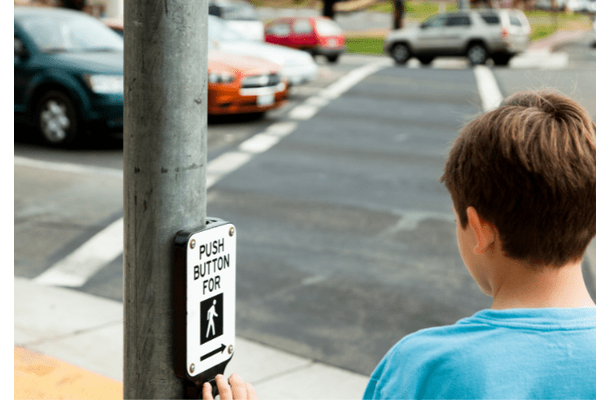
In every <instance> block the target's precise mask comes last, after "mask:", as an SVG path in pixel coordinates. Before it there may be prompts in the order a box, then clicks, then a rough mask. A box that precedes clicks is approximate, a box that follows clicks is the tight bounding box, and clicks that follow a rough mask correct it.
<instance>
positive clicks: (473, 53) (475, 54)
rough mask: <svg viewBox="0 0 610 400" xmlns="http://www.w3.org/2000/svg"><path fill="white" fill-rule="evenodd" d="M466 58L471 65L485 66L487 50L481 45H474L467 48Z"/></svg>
mask: <svg viewBox="0 0 610 400" xmlns="http://www.w3.org/2000/svg"><path fill="white" fill-rule="evenodd" d="M466 56H467V57H468V61H469V62H470V64H472V65H481V64H485V61H487V49H486V48H485V46H484V45H483V44H481V43H474V44H472V45H470V47H469V48H468V50H467V52H466Z"/></svg>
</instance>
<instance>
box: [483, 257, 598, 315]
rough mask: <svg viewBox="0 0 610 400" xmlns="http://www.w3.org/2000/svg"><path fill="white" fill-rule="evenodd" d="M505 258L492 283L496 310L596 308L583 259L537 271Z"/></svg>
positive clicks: (493, 307) (493, 306)
mask: <svg viewBox="0 0 610 400" xmlns="http://www.w3.org/2000/svg"><path fill="white" fill-rule="evenodd" d="M504 261H505V262H504V263H503V264H505V265H503V266H500V268H497V269H496V271H501V272H499V273H498V275H497V276H496V277H494V278H495V279H492V282H490V283H491V287H492V293H491V294H492V296H493V298H494V301H493V305H492V306H491V308H492V309H496V310H501V309H508V308H548V307H557V308H575V307H595V302H594V301H593V299H591V296H590V295H589V291H588V290H587V287H586V285H585V281H584V278H583V275H582V266H581V263H580V262H574V263H570V264H566V265H564V266H562V267H560V268H556V267H543V268H537V269H535V270H534V269H531V268H530V269H528V268H526V267H525V266H524V265H523V264H522V263H521V262H518V261H515V260H504Z"/></svg>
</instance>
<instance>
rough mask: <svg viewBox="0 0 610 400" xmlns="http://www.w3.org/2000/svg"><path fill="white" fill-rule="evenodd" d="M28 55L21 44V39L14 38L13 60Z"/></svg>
mask: <svg viewBox="0 0 610 400" xmlns="http://www.w3.org/2000/svg"><path fill="white" fill-rule="evenodd" d="M27 56H28V52H27V50H26V49H25V46H23V42H21V40H19V39H17V38H15V60H17V59H22V58H26V57H27Z"/></svg>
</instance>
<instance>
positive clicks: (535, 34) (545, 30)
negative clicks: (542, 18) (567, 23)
mask: <svg viewBox="0 0 610 400" xmlns="http://www.w3.org/2000/svg"><path fill="white" fill-rule="evenodd" d="M555 31H557V29H556V28H555V26H552V25H539V24H538V25H532V33H531V35H530V40H531V41H534V40H538V39H542V38H545V37H547V36H549V35H552V34H553V33H555Z"/></svg>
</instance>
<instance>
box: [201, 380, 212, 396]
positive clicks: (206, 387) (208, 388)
mask: <svg viewBox="0 0 610 400" xmlns="http://www.w3.org/2000/svg"><path fill="white" fill-rule="evenodd" d="M203 400H214V396H213V395H212V385H210V384H209V383H208V382H206V383H204V384H203Z"/></svg>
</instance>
